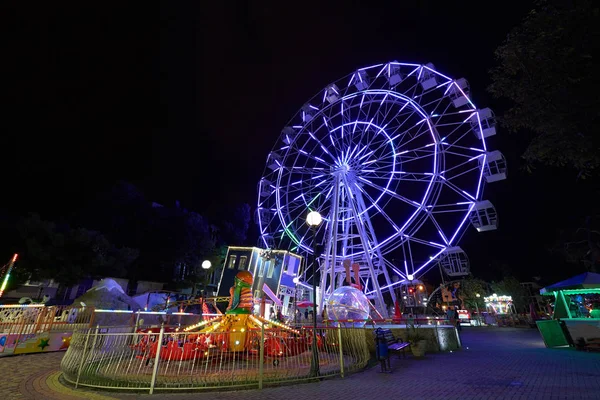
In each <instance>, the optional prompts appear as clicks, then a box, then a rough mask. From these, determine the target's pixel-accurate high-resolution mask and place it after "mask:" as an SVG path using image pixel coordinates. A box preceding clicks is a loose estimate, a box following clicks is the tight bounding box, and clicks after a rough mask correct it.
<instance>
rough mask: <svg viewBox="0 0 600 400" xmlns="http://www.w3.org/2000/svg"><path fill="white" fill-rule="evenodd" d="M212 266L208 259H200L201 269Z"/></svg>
mask: <svg viewBox="0 0 600 400" xmlns="http://www.w3.org/2000/svg"><path fill="white" fill-rule="evenodd" d="M210 267H212V263H211V262H210V261H208V260H204V261H202V269H210Z"/></svg>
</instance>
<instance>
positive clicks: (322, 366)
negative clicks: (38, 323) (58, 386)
mask: <svg viewBox="0 0 600 400" xmlns="http://www.w3.org/2000/svg"><path fill="white" fill-rule="evenodd" d="M168 330H169V329H168V328H167V329H165V328H164V326H163V327H161V328H160V329H157V330H154V331H150V332H147V333H117V332H115V331H114V330H112V329H111V328H100V327H96V328H92V329H84V330H81V331H77V332H75V333H74V335H73V338H72V340H71V345H70V347H69V349H68V351H67V353H66V354H65V356H64V358H63V360H62V363H61V369H62V371H63V373H64V378H65V379H66V380H67V381H69V382H71V383H73V384H74V385H75V386H88V387H95V388H106V389H124V390H127V389H130V390H148V391H149V392H150V393H153V392H154V391H155V390H191V389H210V388H222V387H231V388H233V387H255V388H256V387H258V388H262V387H263V385H269V384H276V383H283V382H299V381H303V380H309V379H314V377H315V367H316V366H317V365H318V369H319V371H318V374H319V376H320V377H327V376H336V375H341V376H342V377H343V376H344V374H346V373H349V372H352V371H355V370H357V369H362V368H364V367H365V366H366V365H367V363H368V360H369V350H368V348H367V345H366V342H365V334H364V330H363V329H358V328H343V327H322V328H318V329H317V349H318V352H316V353H317V356H318V357H317V358H318V363H314V364H313V368H312V369H311V362H312V360H313V351H312V347H311V345H312V342H313V337H312V334H313V330H312V329H306V328H301V329H299V330H298V331H297V332H296V333H290V332H289V330H281V329H267V330H265V329H249V330H248V331H244V330H243V329H242V331H241V332H229V333H208V334H199V333H194V332H179V331H175V332H168ZM159 344H160V345H159ZM232 349H234V350H238V351H232Z"/></svg>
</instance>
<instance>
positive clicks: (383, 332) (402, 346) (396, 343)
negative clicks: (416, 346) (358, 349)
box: [374, 328, 410, 372]
mask: <svg viewBox="0 0 600 400" xmlns="http://www.w3.org/2000/svg"><path fill="white" fill-rule="evenodd" d="M374 334H375V337H376V340H377V341H379V340H383V341H384V342H385V343H386V344H387V348H388V351H387V354H383V355H380V356H379V357H378V358H379V361H380V362H381V372H392V367H391V364H390V354H391V353H392V352H395V353H398V357H400V352H402V355H403V357H404V358H406V349H407V348H408V347H409V346H410V343H408V342H403V341H402V339H401V338H395V337H394V334H393V333H392V331H391V329H382V328H378V329H376V330H375V331H374ZM376 346H377V342H376ZM375 350H376V352H377V349H375Z"/></svg>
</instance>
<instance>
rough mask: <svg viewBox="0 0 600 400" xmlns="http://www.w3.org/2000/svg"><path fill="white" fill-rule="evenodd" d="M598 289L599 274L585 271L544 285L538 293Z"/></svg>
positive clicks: (599, 283)
mask: <svg viewBox="0 0 600 400" xmlns="http://www.w3.org/2000/svg"><path fill="white" fill-rule="evenodd" d="M577 289H600V274H596V273H593V272H585V273H583V274H579V275H576V276H574V277H572V278H569V279H566V280H564V281H561V282H558V283H555V284H553V285H550V286H546V287H545V288H543V289H542V290H540V294H545V293H552V292H554V291H557V290H577Z"/></svg>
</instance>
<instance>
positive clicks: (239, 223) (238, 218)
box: [221, 203, 252, 246]
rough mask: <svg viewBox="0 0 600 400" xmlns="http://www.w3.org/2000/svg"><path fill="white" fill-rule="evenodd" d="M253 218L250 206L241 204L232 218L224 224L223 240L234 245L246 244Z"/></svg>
mask: <svg viewBox="0 0 600 400" xmlns="http://www.w3.org/2000/svg"><path fill="white" fill-rule="evenodd" d="M251 217H252V215H251V209H250V205H249V204H246V203H243V204H239V205H238V206H237V207H236V208H235V210H234V211H233V213H232V214H231V218H228V219H226V220H225V221H224V222H223V229H222V231H221V235H222V239H223V240H224V241H225V242H226V243H228V244H232V245H238V246H239V245H244V244H246V239H247V237H248V228H249V227H250V221H251V219H252V218H251Z"/></svg>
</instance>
